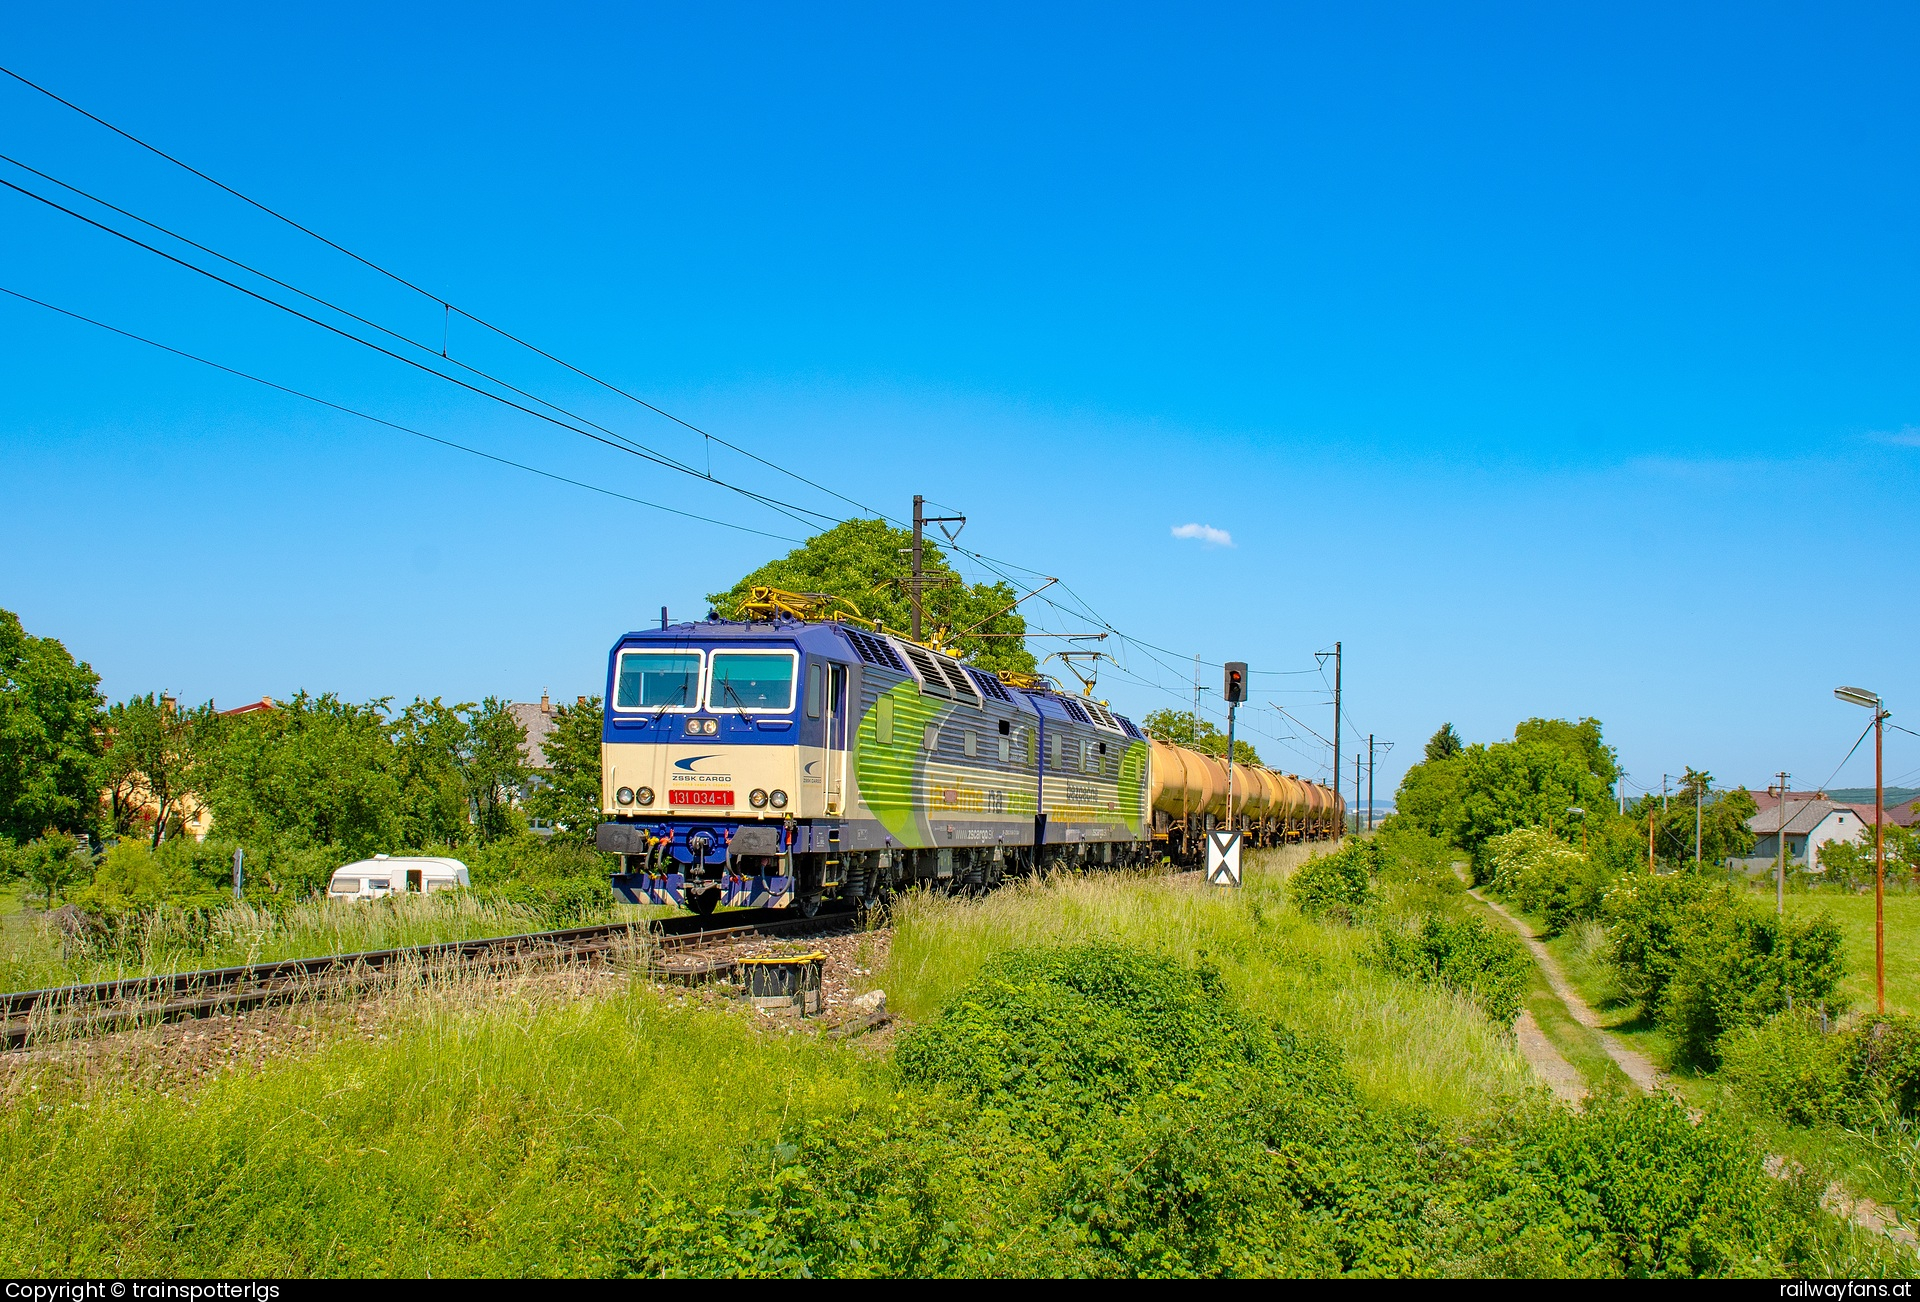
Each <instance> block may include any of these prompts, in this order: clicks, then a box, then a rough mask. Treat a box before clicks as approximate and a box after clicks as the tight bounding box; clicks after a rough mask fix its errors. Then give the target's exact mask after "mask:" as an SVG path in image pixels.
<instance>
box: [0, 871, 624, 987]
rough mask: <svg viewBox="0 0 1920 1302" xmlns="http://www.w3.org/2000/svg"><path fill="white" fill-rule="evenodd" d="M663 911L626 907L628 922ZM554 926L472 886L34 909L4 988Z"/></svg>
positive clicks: (14, 932) (14, 936) (11, 945)
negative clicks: (58, 918) (67, 922)
mask: <svg viewBox="0 0 1920 1302" xmlns="http://www.w3.org/2000/svg"><path fill="white" fill-rule="evenodd" d="M656 912H661V910H653V909H648V910H634V909H626V910H621V911H620V913H621V915H622V916H621V919H620V920H637V919H638V918H640V917H642V916H649V915H651V914H652V913H656ZM628 915H631V917H629V916H628ZM549 925H550V924H549V923H548V922H546V921H545V920H543V917H542V914H541V911H540V910H539V909H538V908H537V907H534V906H531V905H525V904H518V903H512V902H508V901H503V900H488V899H484V898H481V897H478V896H475V895H472V894H469V893H467V892H464V891H450V892H445V893H440V894H432V895H419V894H400V895H389V896H387V897H385V898H383V899H378V900H366V901H356V900H330V899H327V898H325V897H320V898H316V899H312V900H307V901H305V902H302V903H299V904H295V905H292V906H291V907H289V908H286V909H283V910H279V911H273V910H268V909H263V908H257V907H255V906H253V905H248V904H235V905H229V906H227V907H225V908H221V909H215V910H212V911H210V912H186V911H180V910H174V909H158V910H152V911H149V912H145V913H140V914H135V915H130V916H129V917H127V918H125V919H123V920H120V921H116V922H111V923H109V924H107V928H106V930H104V931H101V932H98V933H94V934H92V935H89V936H86V937H81V938H75V937H71V936H68V935H66V934H65V933H64V932H62V931H61V929H60V927H59V926H58V925H57V924H56V923H55V922H54V921H53V920H52V919H51V918H49V917H48V916H46V915H40V916H32V915H27V916H21V917H16V918H13V919H9V925H7V926H6V927H5V928H0V990H33V989H40V988H43V987H47V986H57V985H68V984H74V983H81V982H93V981H113V980H118V979H120V978H122V977H130V976H148V975H152V974H155V973H170V972H182V971H189V970H192V969H195V968H211V967H232V966H238V965H241V964H246V963H270V962H275V961H278V960H281V959H294V958H316V957H319V956H322V955H326V954H345V953H355V952H359V951H363V950H377V949H401V948H405V947H408V946H412V945H434V944H441V943H443V942H446V941H454V940H472V939H476V938H478V937H482V936H510V935H514V934H517V933H520V932H529V931H542V930H545V929H547V927H548V926H549Z"/></svg>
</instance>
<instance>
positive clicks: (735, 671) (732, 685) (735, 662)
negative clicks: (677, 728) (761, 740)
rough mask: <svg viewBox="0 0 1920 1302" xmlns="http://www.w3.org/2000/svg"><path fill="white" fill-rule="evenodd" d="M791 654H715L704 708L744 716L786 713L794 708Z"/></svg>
mask: <svg viewBox="0 0 1920 1302" xmlns="http://www.w3.org/2000/svg"><path fill="white" fill-rule="evenodd" d="M798 659H799V657H798V656H796V655H795V654H794V653H793V652H791V651H715V652H714V653H713V669H712V672H711V673H709V674H708V676H707V708H708V709H710V710H738V711H740V712H741V713H743V714H785V713H786V712H787V711H789V710H791V709H792V708H793V671H794V665H795V662H796V661H797V660H798Z"/></svg>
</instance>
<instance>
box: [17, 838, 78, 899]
mask: <svg viewBox="0 0 1920 1302" xmlns="http://www.w3.org/2000/svg"><path fill="white" fill-rule="evenodd" d="M9 857H10V858H11V859H12V860H13V864H12V871H13V873H14V874H16V875H18V876H20V877H23V878H25V879H26V881H27V883H28V885H30V886H36V887H38V888H39V890H40V896H41V900H42V902H43V906H44V907H45V908H48V909H51V908H52V907H53V898H54V896H55V895H56V894H64V893H65V892H66V890H67V888H68V887H70V886H72V885H73V884H74V883H75V882H82V881H85V880H86V878H87V875H88V873H89V872H91V871H92V868H93V864H92V861H91V860H90V859H88V857H87V856H86V855H85V854H84V853H82V852H81V849H80V846H79V844H78V843H77V842H76V841H75V840H74V839H73V837H71V836H64V835H61V834H59V833H54V834H52V835H50V836H43V837H39V838H37V839H35V840H32V841H29V842H27V843H26V844H25V845H23V846H21V847H20V848H19V849H17V850H14V851H12V852H11V854H10V856H9Z"/></svg>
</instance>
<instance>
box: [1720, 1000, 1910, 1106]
mask: <svg viewBox="0 0 1920 1302" xmlns="http://www.w3.org/2000/svg"><path fill="white" fill-rule="evenodd" d="M1720 1058H1721V1072H1722V1073H1723V1074H1724V1075H1725V1076H1726V1078H1727V1080H1728V1081H1729V1082H1730V1083H1731V1084H1732V1085H1733V1086H1734V1088H1735V1089H1737V1090H1739V1091H1740V1093H1742V1094H1744V1095H1746V1096H1747V1097H1748V1098H1750V1099H1751V1100H1753V1102H1754V1103H1756V1104H1758V1105H1760V1106H1762V1107H1764V1108H1766V1109H1767V1110H1768V1111H1771V1112H1774V1113H1777V1114H1778V1115H1779V1116H1781V1117H1782V1118H1783V1119H1785V1120H1786V1121H1788V1122H1789V1123H1791V1124H1793V1125H1797V1126H1813V1125H1822V1124H1842V1123H1848V1122H1857V1121H1861V1120H1863V1119H1865V1120H1869V1121H1870V1120H1871V1119H1873V1118H1874V1117H1875V1116H1876V1114H1878V1113H1880V1112H1881V1111H1882V1110H1885V1111H1888V1112H1890V1113H1892V1114H1893V1115H1894V1116H1896V1117H1904V1118H1909V1119H1911V1118H1914V1117H1915V1116H1916V1114H1920V1023H1916V1022H1915V1020H1914V1019H1913V1018H1911V1017H1870V1018H1866V1019H1863V1020H1861V1021H1859V1022H1856V1023H1853V1024H1850V1025H1845V1026H1842V1027H1840V1028H1838V1029H1836V1030H1833V1031H1832V1032H1830V1033H1829V1032H1827V1031H1824V1030H1823V1029H1822V1027H1821V1019H1820V1018H1819V1017H1818V1016H1817V1015H1816V1014H1814V1013H1813V1012H1812V1011H1811V1010H1809V1009H1805V1008H1801V1009H1797V1010H1795V1011H1792V1012H1787V1013H1781V1014H1778V1015H1776V1016H1775V1017H1773V1018H1771V1019H1770V1020H1768V1021H1767V1022H1765V1023H1764V1024H1760V1025H1754V1026H1745V1027H1739V1028H1736V1029H1735V1030H1733V1031H1731V1032H1729V1033H1728V1034H1727V1035H1726V1037H1725V1038H1724V1039H1723V1040H1722V1041H1721V1044H1720Z"/></svg>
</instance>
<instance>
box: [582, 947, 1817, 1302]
mask: <svg viewBox="0 0 1920 1302" xmlns="http://www.w3.org/2000/svg"><path fill="white" fill-rule="evenodd" d="M897 1062H898V1067H899V1072H900V1082H901V1084H902V1085H903V1086H905V1087H906V1088H905V1089H904V1090H902V1091H901V1092H900V1093H899V1094H897V1095H896V1096H895V1102H894V1103H893V1105H892V1106H891V1107H889V1108H870V1107H869V1108H861V1109H856V1110H855V1111H854V1112H853V1113H852V1114H851V1115H847V1116H841V1117H818V1118H815V1119H813V1120H812V1121H810V1122H809V1123H807V1124H806V1125H805V1126H804V1127H803V1128H801V1132H800V1133H799V1134H798V1135H796V1136H794V1137H793V1139H792V1140H791V1141H790V1142H783V1143H781V1144H778V1145H775V1146H773V1147H772V1148H771V1149H769V1150H765V1151H760V1152H754V1153H749V1154H745V1155H743V1160H742V1163H741V1170H742V1172H743V1174H744V1178H743V1179H742V1180H740V1181H739V1182H738V1183H736V1184H735V1185H733V1186H732V1187H730V1188H725V1189H719V1190H712V1191H702V1192H701V1193H700V1194H699V1195H691V1196H685V1197H665V1198H659V1199H656V1200H654V1201H653V1203H652V1204H651V1205H648V1206H644V1207H642V1208H639V1209H636V1211H635V1212H634V1213H633V1214H631V1216H630V1218H629V1219H628V1220H627V1221H626V1222H625V1226H626V1228H625V1229H624V1230H623V1231H622V1232H623V1233H624V1234H625V1235H626V1236H627V1238H628V1241H629V1243H630V1245H631V1246H630V1248H629V1250H628V1253H627V1254H626V1255H625V1256H624V1257H623V1258H622V1260H621V1261H620V1265H621V1267H622V1268H624V1269H626V1270H629V1271H632V1272H634V1273H638V1274H649V1275H663V1274H665V1275H719V1274H785V1275H795V1276H798V1275H810V1276H814V1277H823V1276H830V1275H859V1276H873V1275H883V1276H889V1277H903V1276H905V1277H912V1276H931V1275H965V1276H971V1277H979V1276H984V1275H1003V1276H1018V1277H1035V1276H1079V1277H1085V1276H1096V1277H1102V1278H1124V1277H1139V1276H1169V1275H1172V1276H1187V1277H1194V1276H1222V1275H1264V1276H1326V1275H1334V1274H1355V1275H1370V1276H1384V1275H1392V1276H1400V1277H1404V1276H1409V1275H1449V1276H1461V1275H1467V1276H1486V1275H1536V1276H1548V1277H1565V1276H1623V1275H1625V1276H1695V1275H1731V1274H1764V1273H1780V1272H1783V1271H1786V1270H1789V1269H1791V1268H1792V1267H1793V1266H1794V1265H1797V1264H1798V1263H1799V1262H1800V1261H1801V1260H1802V1259H1803V1258H1804V1257H1805V1255H1806V1254H1807V1252H1808V1250H1809V1248H1810V1247H1811V1246H1812V1245H1813V1243H1814V1241H1815V1238H1816V1227H1817V1225H1818V1224H1819V1212H1818V1211H1817V1209H1816V1208H1815V1207H1814V1206H1813V1205H1812V1204H1811V1203H1810V1202H1805V1201H1804V1200H1803V1202H1801V1203H1796V1202H1794V1201H1793V1199H1792V1197H1791V1196H1790V1193H1791V1191H1790V1190H1787V1189H1785V1188H1783V1187H1782V1186H1781V1185H1779V1184H1777V1183H1776V1182H1775V1181H1772V1180H1770V1179H1768V1178H1767V1177H1766V1175H1765V1174H1764V1173H1763V1172H1762V1170H1761V1166H1760V1154H1759V1151H1758V1150H1757V1149H1756V1148H1755V1147H1754V1145H1753V1144H1752V1143H1751V1141H1750V1140H1749V1139H1748V1138H1747V1137H1746V1136H1745V1135H1743V1134H1741V1133H1739V1132H1738V1131H1736V1130H1733V1129H1731V1128H1729V1127H1728V1126H1726V1125H1725V1124H1723V1123H1720V1122H1717V1121H1715V1120H1712V1119H1709V1120H1707V1121H1705V1122H1703V1123H1702V1124H1698V1125H1696V1124H1694V1122H1693V1120H1692V1119H1691V1118H1690V1117H1689V1116H1688V1115H1687V1111H1686V1109H1685V1108H1684V1107H1683V1106H1682V1105H1680V1104H1679V1103H1677V1102H1675V1101H1673V1100H1671V1099H1668V1098H1666V1097H1664V1096H1656V1097H1654V1098H1640V1099H1634V1100H1631V1101H1621V1100H1606V1099H1602V1100H1596V1101H1594V1102H1593V1103H1591V1104H1590V1105H1589V1106H1588V1108H1587V1109H1586V1110H1585V1111H1584V1112H1574V1111H1570V1110H1567V1109H1564V1108H1558V1107H1551V1106H1547V1105H1544V1104H1540V1105H1528V1106H1523V1107H1521V1108H1519V1109H1517V1110H1513V1111H1504V1110H1503V1112H1502V1114H1501V1115H1500V1116H1498V1117H1497V1118H1495V1119H1492V1120H1489V1121H1487V1122H1485V1123H1483V1124H1481V1125H1479V1126H1477V1127H1474V1128H1472V1129H1469V1130H1468V1131H1466V1132H1464V1133H1446V1132H1442V1131H1441V1130H1439V1129H1438V1128H1436V1127H1435V1126H1434V1125H1433V1123H1432V1122H1431V1121H1430V1120H1428V1119H1427V1118H1425V1117H1424V1116H1422V1115H1421V1114H1419V1113H1417V1112H1414V1111H1410V1110H1409V1111H1400V1110H1393V1109H1382V1108H1379V1107H1375V1106H1369V1105H1368V1104H1367V1103H1366V1102H1365V1101H1364V1100H1362V1099H1361V1098H1360V1096H1359V1095H1358V1093H1357V1091H1356V1090H1355V1089H1354V1087H1353V1084H1352V1081H1351V1079H1350V1078H1349V1077H1348V1075H1347V1074H1346V1072H1345V1070H1344V1068H1343V1066H1342V1064H1341V1062H1340V1060H1339V1057H1338V1055H1337V1054H1336V1053H1335V1052H1334V1051H1333V1050H1332V1049H1331V1048H1330V1047H1329V1046H1327V1045H1325V1044H1323V1043H1321V1042H1318V1041H1314V1040H1311V1039H1308V1038H1304V1037H1301V1036H1298V1035H1295V1034H1293V1033H1291V1032H1289V1031H1287V1030H1286V1029H1284V1028H1267V1027H1263V1026H1261V1025H1258V1024H1257V1023H1254V1022H1253V1021H1251V1020H1249V1019H1247V1018H1246V1017H1245V1016H1244V1015H1242V1014H1239V1013H1237V1012H1236V1011H1234V1010H1233V1009H1232V1007H1231V1006H1230V1005H1229V1004H1228V1003H1227V1002H1226V1000H1225V998H1224V992H1222V991H1221V990H1220V989H1219V986H1218V984H1217V982H1216V980H1215V979H1214V978H1213V977H1212V976H1211V975H1210V974H1208V973H1207V972H1206V971H1204V970H1199V971H1194V970H1188V969H1185V968H1182V967H1181V966H1180V965H1178V964H1176V963H1174V962H1172V961H1171V960H1168V959H1164V958H1159V957H1156V956H1152V955H1148V954H1143V953H1141V952H1139V951H1137V950H1131V949H1127V948H1123V947H1119V946H1113V945H1088V946H1080V947H1075V948H1071V949H1058V950H1027V951H1017V952H1014V953H1011V954H1006V955H1004V956H1002V957H1001V958H999V959H996V960H993V961H991V962H990V963H989V964H988V965H987V967H985V968H983V969H982V971H981V975H980V978H979V980H978V981H977V982H975V983H974V984H973V985H971V986H969V987H968V988H966V989H965V990H963V991H961V992H960V993H959V994H957V995H956V996H955V997H954V998H953V999H951V1000H950V1001H949V1002H948V1003H947V1005H946V1006H945V1007H944V1008H943V1009H942V1011H941V1012H940V1013H939V1014H938V1015H937V1016H936V1017H934V1018H933V1019H931V1020H930V1021H929V1022H927V1023H926V1024H924V1025H922V1026H921V1027H919V1028H917V1029H915V1030H913V1031H912V1032H910V1033H909V1034H908V1035H906V1036H905V1037H903V1040H902V1042H901V1044H900V1047H899V1050H898V1055H897ZM929 1090H931V1091H933V1092H931V1093H928V1092H925V1091H929Z"/></svg>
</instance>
